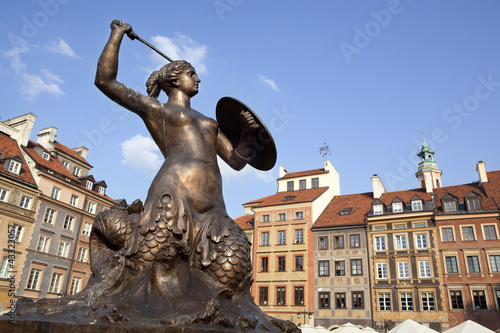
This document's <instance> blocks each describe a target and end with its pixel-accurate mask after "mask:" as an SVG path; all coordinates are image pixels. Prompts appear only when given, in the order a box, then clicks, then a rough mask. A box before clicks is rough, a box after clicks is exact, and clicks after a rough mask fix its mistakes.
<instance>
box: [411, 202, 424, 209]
mask: <svg viewBox="0 0 500 333" xmlns="http://www.w3.org/2000/svg"><path fill="white" fill-rule="evenodd" d="M422 209H423V208H422V200H413V201H412V202H411V210H422Z"/></svg>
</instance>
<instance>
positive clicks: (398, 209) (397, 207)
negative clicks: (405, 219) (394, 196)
mask: <svg viewBox="0 0 500 333" xmlns="http://www.w3.org/2000/svg"><path fill="white" fill-rule="evenodd" d="M391 205H392V212H393V213H402V212H403V203H402V202H393V203H392V204H391Z"/></svg>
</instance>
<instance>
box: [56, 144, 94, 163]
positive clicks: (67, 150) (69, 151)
mask: <svg viewBox="0 0 500 333" xmlns="http://www.w3.org/2000/svg"><path fill="white" fill-rule="evenodd" d="M54 146H55V147H56V148H57V149H59V150H60V151H62V152H63V153H65V154H68V155H70V156H72V157H74V158H76V159H77V160H79V161H80V162H82V163H85V164H87V165H88V166H90V167H91V165H90V164H89V162H87V160H86V159H84V158H83V157H81V156H80V154H78V153H77V152H76V151H74V150H73V149H71V148H68V147H66V146H65V145H63V144H62V143H60V142H57V141H54Z"/></svg>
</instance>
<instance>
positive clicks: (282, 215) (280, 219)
mask: <svg viewBox="0 0 500 333" xmlns="http://www.w3.org/2000/svg"><path fill="white" fill-rule="evenodd" d="M278 221H286V213H279V214H278Z"/></svg>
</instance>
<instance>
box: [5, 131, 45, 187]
mask: <svg viewBox="0 0 500 333" xmlns="http://www.w3.org/2000/svg"><path fill="white" fill-rule="evenodd" d="M0 150H1V151H2V155H1V157H2V158H6V157H14V156H19V158H20V159H21V160H22V162H23V163H22V164H21V171H20V172H19V175H17V174H15V173H12V172H8V171H7V170H5V168H4V165H3V163H0V174H4V175H7V176H9V177H11V178H14V179H19V180H21V181H23V182H25V183H27V184H30V185H33V186H36V182H35V179H34V178H33V175H32V174H31V171H30V169H29V167H28V163H26V161H25V160H24V157H23V154H22V152H21V149H20V148H19V146H18V145H17V142H16V141H15V140H14V139H12V138H11V137H9V136H8V135H7V134H5V133H1V132H0Z"/></svg>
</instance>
